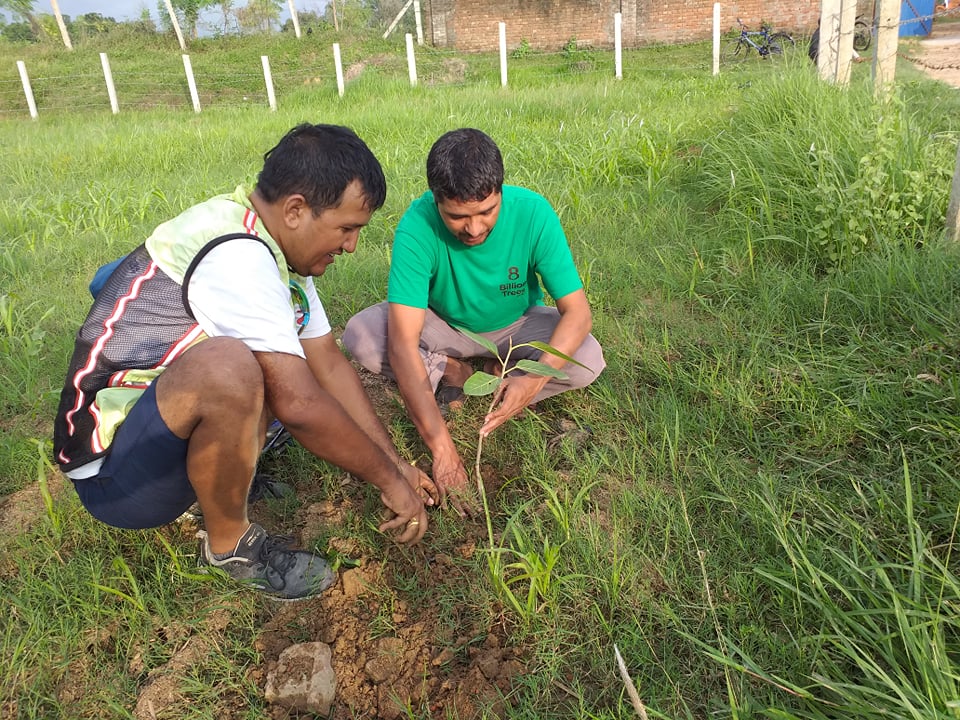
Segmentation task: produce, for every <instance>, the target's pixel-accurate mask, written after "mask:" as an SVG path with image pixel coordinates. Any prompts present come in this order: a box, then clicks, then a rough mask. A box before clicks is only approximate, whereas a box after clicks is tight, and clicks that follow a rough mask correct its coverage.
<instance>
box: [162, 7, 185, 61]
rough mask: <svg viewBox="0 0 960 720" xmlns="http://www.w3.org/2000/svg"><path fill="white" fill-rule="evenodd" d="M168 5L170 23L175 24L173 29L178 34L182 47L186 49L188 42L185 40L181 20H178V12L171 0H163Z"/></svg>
mask: <svg viewBox="0 0 960 720" xmlns="http://www.w3.org/2000/svg"><path fill="white" fill-rule="evenodd" d="M163 2H164V3H165V4H166V6H167V14H168V15H169V16H170V24H171V25H173V31H174V32H175V33H176V34H177V41H178V42H179V43H180V49H181V50H186V49H187V44H186V43H185V42H184V41H183V33H182V32H180V21H179V20H177V14H176V13H175V12H174V11H173V5H172V4H171V3H170V0H163Z"/></svg>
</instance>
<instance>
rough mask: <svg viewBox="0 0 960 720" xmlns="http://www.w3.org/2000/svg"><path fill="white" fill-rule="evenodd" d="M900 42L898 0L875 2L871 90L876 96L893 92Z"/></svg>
mask: <svg viewBox="0 0 960 720" xmlns="http://www.w3.org/2000/svg"><path fill="white" fill-rule="evenodd" d="M899 43H900V0H879V1H878V3H877V51H876V53H875V54H874V56H873V92H874V95H876V96H877V97H878V98H883V97H889V96H890V94H891V93H892V92H893V79H894V76H895V75H896V70H897V48H898V47H899Z"/></svg>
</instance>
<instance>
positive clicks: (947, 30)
mask: <svg viewBox="0 0 960 720" xmlns="http://www.w3.org/2000/svg"><path fill="white" fill-rule="evenodd" d="M901 53H902V54H903V56H904V57H906V58H907V59H908V60H910V61H911V62H913V64H914V65H915V66H916V67H917V69H919V70H920V71H922V72H923V73H924V74H925V75H927V76H929V77H931V78H933V79H934V80H939V81H940V82H943V83H946V84H947V85H950V86H951V87H955V88H960V22H958V21H954V22H944V23H934V26H933V31H932V32H931V33H930V35H928V36H927V37H924V38H922V39H920V40H918V41H917V42H916V47H915V48H902V49H901Z"/></svg>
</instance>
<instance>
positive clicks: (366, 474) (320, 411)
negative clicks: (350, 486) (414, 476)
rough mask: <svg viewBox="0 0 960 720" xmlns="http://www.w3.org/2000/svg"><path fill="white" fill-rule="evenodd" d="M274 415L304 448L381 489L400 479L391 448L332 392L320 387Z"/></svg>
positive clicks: (401, 479) (401, 478)
mask: <svg viewBox="0 0 960 720" xmlns="http://www.w3.org/2000/svg"><path fill="white" fill-rule="evenodd" d="M277 417H278V419H279V420H280V421H281V422H282V423H283V424H284V427H286V429H287V430H289V431H290V433H291V434H292V435H293V437H294V438H295V439H296V440H297V442H298V443H300V444H301V445H302V446H303V447H304V448H305V449H306V450H307V451H309V452H311V453H313V454H314V455H316V456H317V457H319V458H322V459H323V460H326V461H327V462H330V463H333V464H334V465H336V466H337V467H339V468H342V469H343V470H346V471H347V472H349V473H350V474H351V475H355V476H356V477H358V478H360V479H361V480H364V481H365V482H369V483H370V484H371V485H374V486H375V487H377V488H379V489H381V490H384V489H385V488H388V487H390V486H391V485H392V484H393V483H395V482H398V481H403V477H402V475H401V474H400V468H399V467H398V464H397V459H396V457H395V452H387V451H385V450H384V448H382V447H381V446H380V443H378V442H376V440H375V439H374V438H373V437H372V436H371V435H370V434H369V433H368V432H367V431H366V430H365V429H364V428H362V427H361V426H360V425H359V424H358V423H357V422H356V420H355V419H354V418H353V417H352V416H351V414H350V413H349V412H348V411H347V410H346V408H345V407H344V406H343V405H341V404H340V402H339V401H338V400H337V398H335V397H334V396H333V395H330V394H329V393H326V392H324V391H321V395H320V396H319V397H315V398H313V399H312V400H307V399H306V398H305V399H304V400H303V404H302V405H301V404H299V403H298V404H297V406H294V407H292V408H290V409H289V411H283V412H281V413H278V415H277ZM388 444H389V443H388ZM392 449H393V447H392V445H390V450H391V451H392Z"/></svg>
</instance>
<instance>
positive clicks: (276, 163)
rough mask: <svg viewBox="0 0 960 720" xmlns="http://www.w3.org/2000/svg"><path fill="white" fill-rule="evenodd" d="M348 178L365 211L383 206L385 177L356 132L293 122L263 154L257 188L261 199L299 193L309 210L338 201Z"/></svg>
mask: <svg viewBox="0 0 960 720" xmlns="http://www.w3.org/2000/svg"><path fill="white" fill-rule="evenodd" d="M354 180H359V181H360V184H361V185H362V186H363V195H364V203H365V205H366V206H367V208H368V209H369V210H371V211H373V210H378V209H379V208H380V207H382V206H383V203H384V201H385V200H386V198H387V181H386V180H385V179H384V177H383V168H381V167H380V162H379V161H378V160H377V158H376V157H375V156H374V154H373V152H371V150H370V148H369V147H367V145H366V143H365V142H363V140H361V139H360V138H359V137H357V134H356V133H355V132H353V130H351V129H350V128H346V127H342V126H340V125H311V124H310V123H303V124H301V125H297V126H296V127H295V128H293V129H291V130H290V131H288V132H287V134H286V135H284V136H283V137H282V138H281V139H280V142H278V143H277V144H276V145H275V146H274V147H273V148H272V149H270V150H268V151H267V153H266V154H265V155H264V156H263V169H262V170H261V171H260V174H259V175H258V176H257V189H258V190H259V191H260V194H261V195H263V197H264V199H265V200H266V201H267V202H270V203H274V202H277V201H278V200H280V199H281V198H284V197H287V196H289V195H294V194H300V195H303V196H304V198H306V201H307V204H308V205H309V206H310V209H311V210H313V213H314V214H315V215H318V214H320V213H321V212H322V211H323V210H327V209H328V208H335V207H337V206H339V205H340V202H341V200H342V199H343V192H344V190H346V189H347V185H349V184H350V183H351V182H353V181H354Z"/></svg>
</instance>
